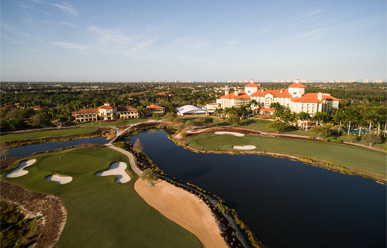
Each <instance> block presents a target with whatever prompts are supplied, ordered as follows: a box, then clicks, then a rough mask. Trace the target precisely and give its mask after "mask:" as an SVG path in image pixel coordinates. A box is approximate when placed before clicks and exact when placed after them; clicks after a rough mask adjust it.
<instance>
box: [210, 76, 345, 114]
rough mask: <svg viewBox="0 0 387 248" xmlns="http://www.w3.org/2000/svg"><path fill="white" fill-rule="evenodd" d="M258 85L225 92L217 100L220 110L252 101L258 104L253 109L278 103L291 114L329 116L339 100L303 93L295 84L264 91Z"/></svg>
mask: <svg viewBox="0 0 387 248" xmlns="http://www.w3.org/2000/svg"><path fill="white" fill-rule="evenodd" d="M258 88H259V87H258V85H256V84H254V83H253V82H252V83H250V84H247V85H246V86H245V91H234V92H233V93H231V94H229V92H228V91H227V90H226V92H225V95H224V96H222V97H220V99H217V100H216V102H217V103H218V104H221V108H223V109H224V108H230V107H232V106H235V107H237V108H238V107H240V106H242V105H246V104H248V103H249V102H250V101H252V100H256V101H257V102H258V106H256V107H255V108H269V107H270V105H271V104H272V103H279V104H281V105H282V106H284V107H285V108H287V109H290V110H291V111H292V112H296V113H300V112H306V113H309V114H310V115H312V116H313V115H314V114H315V113H317V112H325V113H327V114H330V113H331V112H332V111H333V109H334V108H338V107H339V101H340V99H337V98H335V97H333V96H331V95H330V94H326V93H305V88H306V86H305V85H302V84H300V83H299V80H298V79H297V80H296V82H295V83H294V84H292V85H290V86H289V87H288V89H283V90H265V89H258Z"/></svg>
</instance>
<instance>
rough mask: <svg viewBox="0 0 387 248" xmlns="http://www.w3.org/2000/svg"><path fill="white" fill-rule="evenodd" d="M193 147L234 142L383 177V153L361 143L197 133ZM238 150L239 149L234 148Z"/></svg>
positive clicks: (227, 146)
mask: <svg viewBox="0 0 387 248" xmlns="http://www.w3.org/2000/svg"><path fill="white" fill-rule="evenodd" d="M187 142H188V143H190V144H191V145H192V146H194V147H199V148H206V149H212V150H216V149H219V150H233V148H232V146H234V145H254V146H256V149H255V150H258V151H270V152H278V153H285V154H292V155H297V156H305V157H310V158H313V159H316V160H319V161H322V162H326V163H333V164H337V165H342V166H345V167H348V168H353V169H357V170H362V171H365V172H370V173H374V174H377V175H380V176H383V177H386V154H385V153H383V152H379V151H374V150H370V149H366V148H362V147H353V146H348V145H340V144H333V143H325V142H316V141H310V140H298V139H289V138H271V137H260V136H252V135H245V136H243V137H235V136H233V135H228V134H226V135H216V134H212V133H206V134H200V135H197V136H194V137H190V138H188V139H187ZM234 151H238V150H234Z"/></svg>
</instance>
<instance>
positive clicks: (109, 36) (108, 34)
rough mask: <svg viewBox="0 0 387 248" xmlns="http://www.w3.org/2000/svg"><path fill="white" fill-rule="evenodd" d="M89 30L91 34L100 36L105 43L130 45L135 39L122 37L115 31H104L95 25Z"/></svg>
mask: <svg viewBox="0 0 387 248" xmlns="http://www.w3.org/2000/svg"><path fill="white" fill-rule="evenodd" d="M87 30H88V31H89V32H90V33H91V34H93V35H96V36H98V37H99V38H100V39H101V40H102V41H104V42H106V41H110V42H116V43H121V44H130V43H132V42H133V38H131V37H129V36H125V35H122V34H120V33H119V32H118V31H115V30H108V29H102V28H99V27H96V26H94V25H92V26H90V27H88V28H87Z"/></svg>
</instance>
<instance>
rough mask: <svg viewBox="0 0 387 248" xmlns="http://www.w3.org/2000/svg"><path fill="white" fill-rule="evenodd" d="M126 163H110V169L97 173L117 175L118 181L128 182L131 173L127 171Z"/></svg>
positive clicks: (98, 174)
mask: <svg viewBox="0 0 387 248" xmlns="http://www.w3.org/2000/svg"><path fill="white" fill-rule="evenodd" d="M126 166H127V165H126V163H124V162H114V163H112V164H111V165H110V167H109V169H107V170H105V171H102V172H97V173H95V175H96V176H99V177H100V176H116V177H117V179H116V182H118V183H127V182H129V181H130V177H129V175H128V174H127V173H126V172H125V169H126Z"/></svg>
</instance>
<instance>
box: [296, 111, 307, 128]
mask: <svg viewBox="0 0 387 248" xmlns="http://www.w3.org/2000/svg"><path fill="white" fill-rule="evenodd" d="M298 118H299V119H300V120H301V121H303V124H305V121H309V120H310V115H309V114H308V113H305V112H300V113H299V114H298ZM304 126H305V131H306V129H307V128H308V126H307V125H304Z"/></svg>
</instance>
